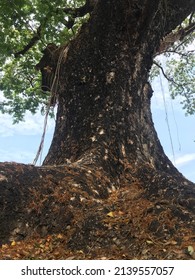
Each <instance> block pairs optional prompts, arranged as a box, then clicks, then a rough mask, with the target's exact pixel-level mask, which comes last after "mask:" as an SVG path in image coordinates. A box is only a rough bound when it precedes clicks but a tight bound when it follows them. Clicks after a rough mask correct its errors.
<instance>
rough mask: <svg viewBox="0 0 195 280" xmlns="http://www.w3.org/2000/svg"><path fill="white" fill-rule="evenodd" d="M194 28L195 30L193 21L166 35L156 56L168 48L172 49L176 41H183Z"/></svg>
mask: <svg viewBox="0 0 195 280" xmlns="http://www.w3.org/2000/svg"><path fill="white" fill-rule="evenodd" d="M194 30H195V22H192V23H190V24H189V25H188V26H186V27H185V28H180V29H178V30H177V31H176V32H171V33H169V34H168V35H167V36H166V37H164V38H163V39H162V40H161V43H160V47H159V49H158V51H157V52H156V53H155V56H157V55H160V54H162V53H165V52H167V51H168V49H170V48H171V47H172V46H173V45H174V43H175V42H177V41H183V40H184V39H185V38H186V37H187V36H188V35H189V34H191V33H192V32H193V31H194ZM182 43H183V42H182ZM182 43H181V44H182Z"/></svg>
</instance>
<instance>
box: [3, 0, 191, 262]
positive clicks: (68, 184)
mask: <svg viewBox="0 0 195 280" xmlns="http://www.w3.org/2000/svg"><path fill="white" fill-rule="evenodd" d="M96 2H97V3H96V5H95V8H94V11H93V13H92V15H91V18H90V20H89V22H88V23H87V24H85V25H84V26H83V27H82V28H81V31H80V33H79V34H78V36H77V37H76V38H75V39H74V40H73V41H72V42H70V43H69V45H68V46H65V47H63V46H62V47H60V48H58V49H56V48H54V50H53V52H50V51H49V52H48V51H47V50H46V51H45V54H44V56H43V58H42V60H41V61H40V63H39V65H38V66H37V67H38V68H39V69H41V70H42V71H43V69H49V72H51V71H52V72H53V75H50V77H55V78H54V79H55V80H54V82H55V88H56V87H57V96H58V103H59V105H58V113H57V121H56V129H55V133H54V138H53V141H52V144H51V147H50V150H49V153H48V155H47V157H46V159H45V161H44V165H43V166H42V167H34V166H28V165H20V164H10V163H6V164H1V167H0V170H1V173H0V207H1V213H0V223H1V228H0V240H1V243H5V242H9V241H11V240H19V239H24V238H27V237H29V236H35V235H40V236H46V235H48V234H56V233H59V232H60V233H62V234H64V238H63V246H64V248H66V249H65V251H64V255H63V256H64V257H67V256H68V254H69V255H74V254H75V255H77V254H76V253H75V252H79V251H82V252H84V253H83V254H84V255H83V256H82V257H81V258H100V257H106V258H135V257H136V258H143V259H144V258H145V259H148V258H178V259H179V258H190V257H192V256H190V255H189V256H188V255H186V248H187V246H189V245H191V246H192V245H193V244H195V239H194V236H195V186H194V184H192V183H191V182H189V181H188V180H186V179H185V178H184V177H183V176H182V175H181V174H180V173H179V172H178V171H177V170H176V168H175V167H174V166H173V165H172V163H171V162H170V161H169V160H168V158H167V157H166V155H165V154H164V151H163V148H162V146H161V144H160V142H159V140H158V137H157V134H156V131H155V129H154V125H153V122H152V116H151V112H150V99H151V97H152V89H151V87H150V84H149V83H148V82H147V80H148V74H149V70H150V68H151V65H152V57H153V55H154V54H155V52H156V51H157V50H158V47H159V43H160V39H161V38H163V37H164V36H165V35H166V34H167V33H169V32H170V31H171V30H172V29H173V28H175V27H176V26H177V25H178V24H179V23H180V22H181V21H182V20H183V19H184V18H185V17H186V16H187V15H188V14H189V13H190V11H191V9H192V7H193V4H194V1H187V2H186V1H185V5H184V3H183V2H184V1H171V0H170V1H151V0H150V1H139V0H137V1H128V0H123V1H96ZM180 2H181V3H180ZM42 73H43V72H42ZM46 80H47V79H44V81H45V82H46ZM49 83H50V84H47V85H46V84H44V85H43V86H51V81H50V82H49ZM148 240H149V242H148V243H147V241H148ZM151 242H152V244H153V248H152V249H151V248H150V245H151ZM167 246H168V247H167ZM173 246H174V248H173ZM67 252H69V253H67ZM2 256H3V254H2ZM21 258H22V257H21ZM26 258H28V256H26Z"/></svg>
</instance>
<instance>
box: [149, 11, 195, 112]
mask: <svg viewBox="0 0 195 280" xmlns="http://www.w3.org/2000/svg"><path fill="white" fill-rule="evenodd" d="M192 22H193V30H194V22H195V15H194V14H192V16H191V17H189V18H187V19H186V20H185V21H184V22H183V23H182V25H181V26H179V27H178V28H177V29H176V30H175V31H174V32H175V33H177V32H180V31H181V30H182V29H184V30H185V28H186V29H187V27H188V26H190V24H191V25H192ZM162 56H164V57H166V59H163V61H166V63H165V64H166V65H162V64H161V62H160V61H161V57H162ZM155 61H156V63H154V65H153V67H152V70H151V73H150V79H151V80H153V79H154V78H155V77H157V76H158V75H159V73H160V71H162V72H163V75H164V76H165V78H166V79H167V80H168V84H169V90H170V94H171V97H172V98H173V99H174V98H176V97H179V98H180V100H181V104H182V105H183V109H184V110H185V111H186V113H187V114H194V113H195V79H194V77H195V67H194V65H195V32H190V33H189V34H188V35H187V36H186V37H184V38H182V39H181V40H179V41H176V42H173V44H172V45H171V47H169V48H168V49H167V50H166V51H165V52H163V53H162V54H161V55H160V56H157V58H155Z"/></svg>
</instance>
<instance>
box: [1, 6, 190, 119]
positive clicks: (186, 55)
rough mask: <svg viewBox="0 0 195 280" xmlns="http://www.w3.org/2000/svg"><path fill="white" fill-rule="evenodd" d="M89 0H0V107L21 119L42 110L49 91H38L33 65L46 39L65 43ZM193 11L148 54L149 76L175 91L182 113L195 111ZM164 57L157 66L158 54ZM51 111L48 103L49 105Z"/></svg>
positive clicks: (86, 15) (85, 13) (83, 17)
mask: <svg viewBox="0 0 195 280" xmlns="http://www.w3.org/2000/svg"><path fill="white" fill-rule="evenodd" d="M94 2H95V1H91V0H90V1H89V0H88V1H86V2H85V1H83V0H66V1H64V0H63V1H62V0H55V1H47V0H46V1H40V0H31V1H29V0H22V1H21V0H8V1H7V0H2V1H1V3H0V28H1V33H0V50H1V52H0V78H1V80H0V90H1V91H2V92H3V96H2V97H1V101H0V111H1V112H2V113H9V114H11V115H12V116H13V121H14V122H19V121H21V120H23V118H24V114H25V112H26V111H27V110H29V111H30V112H31V113H33V114H34V113H36V112H37V110H41V112H42V113H44V112H45V108H46V106H47V102H48V101H47V100H48V96H49V92H48V93H45V92H43V91H42V90H41V75H40V73H39V71H37V70H36V69H35V66H36V64H37V63H38V62H39V60H40V58H41V57H42V51H43V50H44V49H45V48H46V46H47V45H48V44H49V43H54V44H56V45H57V46H60V45H63V44H67V43H68V42H69V41H70V40H71V39H72V38H74V37H75V36H76V34H77V31H78V30H79V28H80V26H81V24H82V23H83V22H85V21H86V20H87V19H88V18H89V14H90V12H91V10H92V9H93V4H94ZM194 29H195V16H194V13H192V14H191V15H190V16H189V17H188V18H187V19H186V20H185V21H184V22H183V23H182V24H181V25H180V26H178V28H177V29H176V30H175V31H174V32H171V33H170V34H169V35H168V36H167V37H165V38H164V39H163V40H162V45H161V49H159V52H158V53H157V54H156V57H155V58H154V60H155V63H154V67H153V69H152V72H151V79H152V78H154V77H155V76H156V75H158V74H159V71H162V72H163V74H164V75H165V76H166V78H167V79H168V80H169V83H170V89H171V94H172V97H173V98H175V97H176V96H178V95H180V96H181V97H182V101H181V102H182V103H183V107H184V108H185V110H186V112H187V113H189V114H193V113H194V112H195V93H194V92H195V82H194V79H193V77H194V74H195V73H194V71H195V69H194V61H195V55H194V48H193V47H192V46H193V42H194V37H195V34H194V33H193V31H194ZM165 53H166V56H167V67H166V70H164V69H163V65H161V63H160V61H159V59H158V57H159V55H160V54H165ZM51 110H52V108H51Z"/></svg>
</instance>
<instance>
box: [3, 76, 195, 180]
mask: <svg viewBox="0 0 195 280" xmlns="http://www.w3.org/2000/svg"><path fill="white" fill-rule="evenodd" d="M159 85H160V78H157V79H156V81H155V83H154V84H153V89H154V93H153V98H152V114H153V121H154V124H155V127H156V130H157V133H158V136H159V139H160V141H161V144H162V146H163V148H164V151H165V153H166V154H167V156H168V157H169V158H170V159H171V160H172V162H173V164H174V165H175V166H176V167H177V168H178V169H179V171H180V172H181V173H183V175H184V176H185V177H186V178H188V179H190V180H191V181H193V182H195V142H194V141H195V129H194V124H195V116H187V117H186V116H185V112H184V110H183V109H182V106H181V105H180V103H179V100H171V99H170V95H169V93H168V90H167V85H166V81H164V80H163V88H161V87H160V86H159ZM162 91H164V97H165V103H164V101H163V94H162ZM165 104H166V109H167V115H166V111H165ZM167 118H168V122H167ZM43 123H44V117H43V116H40V114H37V115H35V116H32V115H31V114H30V113H27V114H26V118H25V122H21V123H19V124H16V125H12V119H11V117H10V116H9V115H2V114H0V161H1V162H3V161H14V162H20V163H32V162H33V160H34V158H35V156H36V153H37V150H38V147H39V144H40V140H41V135H42V131H43ZM168 124H169V128H170V133H171V135H170V133H169V129H168ZM54 125H55V120H52V119H50V120H49V121H48V126H47V133H46V138H45V144H44V151H43V154H42V159H44V156H45V155H46V154H47V151H48V149H49V146H50V143H51V139H52V136H53V130H54ZM171 141H172V144H171ZM37 164H40V161H39V160H38V162H37Z"/></svg>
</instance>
